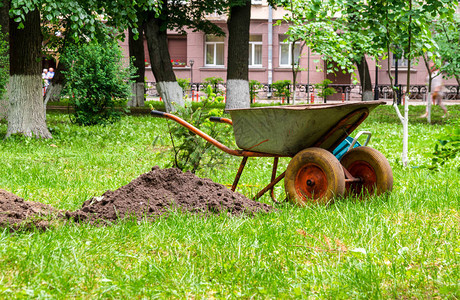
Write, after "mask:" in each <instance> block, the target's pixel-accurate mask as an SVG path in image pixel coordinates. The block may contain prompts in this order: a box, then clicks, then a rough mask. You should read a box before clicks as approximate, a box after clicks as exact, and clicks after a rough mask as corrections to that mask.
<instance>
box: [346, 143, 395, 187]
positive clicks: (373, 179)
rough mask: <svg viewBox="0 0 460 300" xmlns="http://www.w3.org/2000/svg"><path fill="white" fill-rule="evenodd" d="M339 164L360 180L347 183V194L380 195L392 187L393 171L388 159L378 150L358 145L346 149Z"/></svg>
mask: <svg viewBox="0 0 460 300" xmlns="http://www.w3.org/2000/svg"><path fill="white" fill-rule="evenodd" d="M340 162H341V164H342V165H343V166H344V167H345V169H347V170H348V172H350V174H351V175H352V176H353V177H357V178H359V179H361V182H351V183H347V186H346V189H347V194H352V195H353V194H354V195H365V194H369V195H373V194H375V195H380V194H382V193H385V192H390V191H391V190H392V189H393V172H392V170H391V166H390V164H389V163H388V160H387V159H386V158H385V156H384V155H383V154H382V153H380V152H379V151H378V150H376V149H373V148H371V147H366V146H362V147H358V148H354V149H352V150H350V151H348V152H347V153H346V154H345V155H344V156H343V158H342V159H341V161H340Z"/></svg>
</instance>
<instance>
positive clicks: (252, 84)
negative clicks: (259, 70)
mask: <svg viewBox="0 0 460 300" xmlns="http://www.w3.org/2000/svg"><path fill="white" fill-rule="evenodd" d="M263 87H264V85H263V84H262V83H260V82H259V81H257V80H249V95H250V97H251V99H250V103H254V100H255V99H256V95H257V90H258V89H261V88H263Z"/></svg>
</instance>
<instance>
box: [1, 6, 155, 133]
mask: <svg viewBox="0 0 460 300" xmlns="http://www.w3.org/2000/svg"><path fill="white" fill-rule="evenodd" d="M125 2H126V3H125ZM2 3H9V4H10V8H9V16H10V19H9V25H10V27H9V37H10V50H11V55H10V86H9V95H10V97H9V102H10V105H9V106H10V107H9V113H8V130H7V136H10V135H11V134H16V133H18V134H23V135H25V136H30V137H32V136H34V137H40V138H50V137H51V134H50V132H49V131H48V129H47V127H46V121H45V106H44V105H43V95H42V79H41V59H42V32H41V30H40V26H41V24H45V23H46V22H51V23H54V24H56V23H59V22H63V21H65V20H67V19H68V20H71V21H72V22H71V24H70V30H71V31H72V36H73V38H74V40H75V41H78V40H79V38H81V39H83V40H85V39H92V38H94V36H95V34H96V33H97V31H98V30H99V29H100V26H101V25H102V22H101V17H100V16H102V15H104V16H106V22H107V24H110V25H112V26H115V28H120V29H121V30H122V29H124V28H125V27H124V26H126V24H127V23H128V22H129V21H131V20H135V19H136V16H135V10H134V8H133V6H132V2H131V1H128V0H119V1H103V0H99V1H93V0H62V1H53V0H38V1H37V0H34V1H32V0H10V1H6V2H5V1H2ZM128 4H130V5H128ZM145 5H147V4H145ZM3 7H5V6H3ZM120 7H123V9H120ZM109 13H110V14H109ZM2 16H3V14H2ZM45 21H46V22H45ZM2 22H3V21H2ZM118 26H119V27H118ZM67 33H68V32H67Z"/></svg>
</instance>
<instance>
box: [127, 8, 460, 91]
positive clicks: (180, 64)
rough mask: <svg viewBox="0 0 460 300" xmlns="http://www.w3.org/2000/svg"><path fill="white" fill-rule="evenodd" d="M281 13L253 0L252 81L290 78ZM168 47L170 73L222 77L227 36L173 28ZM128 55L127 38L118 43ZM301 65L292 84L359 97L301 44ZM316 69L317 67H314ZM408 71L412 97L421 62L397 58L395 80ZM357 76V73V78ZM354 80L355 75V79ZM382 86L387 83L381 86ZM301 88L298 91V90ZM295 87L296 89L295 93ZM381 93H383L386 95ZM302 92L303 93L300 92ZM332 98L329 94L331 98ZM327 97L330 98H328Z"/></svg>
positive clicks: (385, 79) (383, 73)
mask: <svg viewBox="0 0 460 300" xmlns="http://www.w3.org/2000/svg"><path fill="white" fill-rule="evenodd" d="M284 14H285V11H283V10H280V9H278V10H276V9H272V8H271V7H270V6H269V5H268V3H267V1H266V0H253V6H252V11H251V25H250V34H251V35H250V53H249V62H248V63H249V79H250V80H257V81H259V82H261V83H262V84H265V85H267V84H271V83H272V82H275V81H277V80H285V79H288V80H292V71H291V59H292V58H291V47H292V46H293V45H292V44H290V43H286V42H284V39H285V32H286V31H287V28H288V25H287V24H285V23H284V24H282V25H280V26H273V24H274V23H275V22H276V21H277V20H281V19H282V17H283V15H284ZM210 18H211V19H212V20H213V21H214V22H215V23H216V24H218V25H219V26H220V27H221V28H222V29H223V31H224V32H227V28H226V16H220V15H214V16H210ZM168 42H169V51H170V55H171V59H172V61H173V62H172V63H173V64H174V65H175V66H174V71H175V73H176V76H177V77H178V78H189V79H191V81H192V82H193V83H200V82H203V81H204V79H205V78H207V77H221V78H223V79H224V81H225V80H226V74H227V49H228V48H227V43H228V38H227V37H216V36H211V35H206V34H204V33H202V32H192V31H191V30H187V34H186V35H180V34H178V33H177V32H172V31H171V32H170V33H169V37H168ZM122 46H123V48H124V49H125V53H126V56H128V45H127V41H125V42H123V43H122ZM294 47H295V49H296V50H295V51H296V52H298V49H299V45H294ZM144 48H145V51H146V60H147V62H148V63H149V62H150V58H149V56H148V52H147V46H146V43H144ZM368 64H369V70H370V74H371V81H372V86H375V76H376V72H375V71H376V70H375V62H374V61H373V60H372V59H369V58H368ZM380 65H381V66H382V67H381V69H379V70H378V84H379V86H381V87H380V88H379V89H380V97H385V96H387V97H390V94H391V92H390V90H391V89H390V88H389V84H390V79H389V76H388V64H387V61H382V62H381V63H380ZM300 66H301V68H303V69H304V70H305V71H300V72H299V73H298V75H297V80H296V81H297V83H298V84H299V85H300V86H304V89H303V90H305V86H306V85H307V84H310V85H312V84H316V83H319V82H321V81H323V80H324V79H326V78H328V79H330V80H331V81H332V82H333V85H334V86H336V90H338V93H339V94H337V95H335V98H337V97H340V93H342V92H344V93H345V91H347V97H348V95H349V97H350V98H359V97H360V95H359V93H360V88H359V85H358V86H354V85H353V84H352V79H351V78H352V76H351V75H349V74H342V73H340V74H337V75H334V74H327V73H326V72H325V70H326V66H325V63H324V61H322V60H321V56H320V55H318V54H314V53H311V51H309V49H308V48H307V47H304V49H303V50H302V53H301V58H300ZM318 70H319V71H318ZM395 71H396V68H395V61H392V62H391V63H390V72H391V73H392V75H393V76H395ZM408 71H409V72H411V86H414V87H413V91H414V97H417V98H421V97H422V95H421V94H417V93H418V92H420V91H421V92H423V87H424V86H425V85H426V79H427V71H426V68H425V65H424V63H423V61H422V62H420V63H418V64H413V65H412V67H411V68H410V69H408V68H407V61H404V60H400V61H399V72H398V83H399V84H400V85H402V86H405V83H406V76H407V73H408ZM146 77H147V81H148V82H154V81H155V79H154V77H153V74H152V72H151V69H150V67H147V68H146ZM356 77H357V76H356ZM357 78H358V77H357ZM445 84H446V86H447V88H448V89H449V88H450V87H449V85H455V86H456V87H454V92H453V93H454V94H457V97H458V91H457V90H458V87H457V82H456V81H455V80H453V79H450V80H448V81H447V82H445ZM384 86H387V87H384ZM301 90H302V89H299V91H301ZM299 91H298V93H299ZM386 91H387V92H388V93H386ZM300 96H301V97H302V96H305V94H304V95H300ZM332 98H333V97H332ZM332 98H331V99H332Z"/></svg>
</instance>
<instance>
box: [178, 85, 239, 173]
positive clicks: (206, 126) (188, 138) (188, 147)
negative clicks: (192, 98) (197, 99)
mask: <svg viewBox="0 0 460 300" xmlns="http://www.w3.org/2000/svg"><path fill="white" fill-rule="evenodd" d="M206 94H207V95H208V96H207V97H202V99H201V106H200V107H197V108H196V109H195V110H193V109H192V103H188V102H186V103H185V106H184V107H182V106H177V107H176V108H177V111H176V113H175V114H176V115H178V116H179V117H181V118H182V119H184V120H185V121H187V122H189V123H190V124H192V125H193V126H195V127H196V128H198V129H199V130H201V131H203V132H205V133H206V134H208V135H209V136H211V137H212V138H214V139H216V140H218V141H221V142H224V143H228V142H229V141H230V137H231V136H232V134H231V126H226V125H224V124H215V123H213V122H211V121H209V117H211V116H215V117H220V116H222V114H223V110H222V109H216V108H214V109H210V108H209V107H211V106H213V105H215V104H216V103H218V102H221V101H222V100H223V97H221V96H216V94H214V93H212V88H211V86H209V85H208V86H207V88H206ZM169 133H170V136H171V141H172V145H173V150H174V156H173V157H172V161H171V165H172V166H173V167H176V168H179V169H181V170H182V171H191V172H192V173H195V172H196V171H198V170H200V169H202V168H205V167H208V168H210V169H217V168H216V166H217V165H219V164H222V163H223V158H224V155H225V153H224V152H223V151H221V150H219V149H217V148H216V147H215V146H213V145H212V144H210V143H208V142H207V141H206V140H204V139H203V138H201V137H199V136H197V135H196V134H194V133H192V132H191V131H189V130H188V129H187V128H185V127H183V126H181V125H178V124H174V125H173V126H170V127H169ZM224 140H225V141H224Z"/></svg>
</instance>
